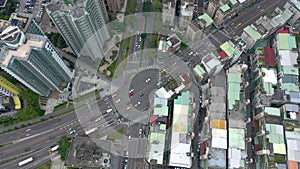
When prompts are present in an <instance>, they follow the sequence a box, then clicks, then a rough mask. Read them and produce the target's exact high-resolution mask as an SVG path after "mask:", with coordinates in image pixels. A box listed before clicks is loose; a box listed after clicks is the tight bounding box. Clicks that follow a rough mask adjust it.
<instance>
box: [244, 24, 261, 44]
mask: <svg viewBox="0 0 300 169" xmlns="http://www.w3.org/2000/svg"><path fill="white" fill-rule="evenodd" d="M244 31H245V32H246V33H247V34H248V35H249V36H250V37H251V38H252V39H253V40H254V41H257V40H259V39H260V38H261V37H262V35H261V34H260V33H259V32H257V31H256V30H254V29H253V28H252V27H251V26H247V27H246V28H244Z"/></svg>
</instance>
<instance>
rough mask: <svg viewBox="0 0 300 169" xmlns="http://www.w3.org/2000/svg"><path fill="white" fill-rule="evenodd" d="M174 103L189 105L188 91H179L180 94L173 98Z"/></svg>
mask: <svg viewBox="0 0 300 169" xmlns="http://www.w3.org/2000/svg"><path fill="white" fill-rule="evenodd" d="M174 104H180V105H189V104H190V92H189V91H186V92H183V93H181V96H178V98H177V99H175V100H174Z"/></svg>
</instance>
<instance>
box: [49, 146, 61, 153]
mask: <svg viewBox="0 0 300 169" xmlns="http://www.w3.org/2000/svg"><path fill="white" fill-rule="evenodd" d="M58 147H59V145H56V146H52V147H51V149H50V151H51V152H54V151H56V150H57V149H58Z"/></svg>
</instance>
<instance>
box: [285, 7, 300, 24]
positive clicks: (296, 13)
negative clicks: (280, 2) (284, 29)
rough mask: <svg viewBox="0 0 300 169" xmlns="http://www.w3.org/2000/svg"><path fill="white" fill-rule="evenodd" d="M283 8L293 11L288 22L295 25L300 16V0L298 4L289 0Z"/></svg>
mask: <svg viewBox="0 0 300 169" xmlns="http://www.w3.org/2000/svg"><path fill="white" fill-rule="evenodd" d="M283 8H284V9H285V10H289V11H291V12H292V13H293V15H292V16H291V18H290V19H289V20H288V23H289V24H291V25H294V24H295V23H296V22H297V21H298V19H299V18H300V2H297V3H296V4H293V3H291V2H289V1H288V2H287V3H286V4H285V5H284V6H283Z"/></svg>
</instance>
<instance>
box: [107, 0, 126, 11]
mask: <svg viewBox="0 0 300 169" xmlns="http://www.w3.org/2000/svg"><path fill="white" fill-rule="evenodd" d="M124 3H125V0H109V1H107V6H108V9H109V10H110V11H112V12H113V13H117V12H120V11H121V10H122V8H123V6H124Z"/></svg>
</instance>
